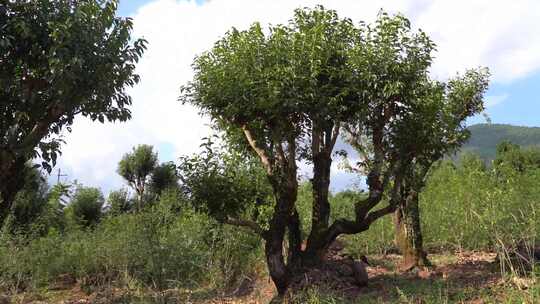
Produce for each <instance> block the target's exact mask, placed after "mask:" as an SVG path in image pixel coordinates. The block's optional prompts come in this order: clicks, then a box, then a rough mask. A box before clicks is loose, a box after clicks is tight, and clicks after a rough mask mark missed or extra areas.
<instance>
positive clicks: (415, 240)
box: [394, 190, 431, 270]
mask: <svg viewBox="0 0 540 304" xmlns="http://www.w3.org/2000/svg"><path fill="white" fill-rule="evenodd" d="M394 224H395V230H396V235H395V241H396V245H397V247H398V249H399V250H400V252H401V254H402V255H403V260H402V265H401V268H402V269H403V270H410V269H412V268H414V267H416V266H430V265H431V263H430V262H429V260H428V258H427V253H426V252H425V251H424V247H423V240H422V230H421V227H420V209H419V206H418V192H416V191H414V190H410V191H409V193H408V194H407V196H406V197H405V198H404V199H402V200H401V202H400V204H399V207H398V209H397V210H396V211H395V213H394Z"/></svg>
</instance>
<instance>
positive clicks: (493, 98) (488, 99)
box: [486, 94, 508, 108]
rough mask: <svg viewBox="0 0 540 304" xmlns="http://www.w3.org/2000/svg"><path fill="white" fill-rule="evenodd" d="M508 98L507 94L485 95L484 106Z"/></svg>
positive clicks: (496, 103)
mask: <svg viewBox="0 0 540 304" xmlns="http://www.w3.org/2000/svg"><path fill="white" fill-rule="evenodd" d="M507 99H508V94H502V95H490V96H486V108H492V107H494V106H496V105H498V104H501V103H503V102H504V101H506V100H507Z"/></svg>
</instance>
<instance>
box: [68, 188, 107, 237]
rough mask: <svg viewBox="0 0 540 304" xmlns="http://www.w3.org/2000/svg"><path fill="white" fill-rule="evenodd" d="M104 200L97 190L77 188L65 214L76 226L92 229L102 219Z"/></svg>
mask: <svg viewBox="0 0 540 304" xmlns="http://www.w3.org/2000/svg"><path fill="white" fill-rule="evenodd" d="M104 203H105V200H104V198H103V194H102V193H101V191H100V190H99V189H98V188H90V187H82V186H78V187H77V189H76V190H75V193H74V195H73V198H72V199H71V202H70V204H69V205H68V207H67V210H66V212H67V214H68V216H69V217H70V219H71V220H72V221H73V222H74V223H75V224H77V225H80V226H83V227H93V226H95V225H97V223H98V222H99V221H100V219H101V217H102V208H103V204H104Z"/></svg>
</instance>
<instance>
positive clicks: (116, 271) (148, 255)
mask: <svg viewBox="0 0 540 304" xmlns="http://www.w3.org/2000/svg"><path fill="white" fill-rule="evenodd" d="M260 256H261V251H260V240H259V239H258V238H256V237H254V236H252V235H251V234H249V233H245V232H243V231H242V230H237V229H232V228H231V227H223V226H221V225H219V224H218V223H216V222H215V221H213V220H211V219H209V218H208V217H206V216H205V215H203V214H199V213H196V212H194V211H192V210H190V209H189V208H184V209H183V210H182V212H181V213H180V214H179V215H177V214H175V213H173V212H172V211H170V210H168V209H167V208H160V207H159V206H156V207H154V208H151V209H149V210H146V211H144V212H141V213H137V214H124V215H120V216H115V217H109V218H106V219H105V220H104V221H103V222H102V223H100V224H99V225H98V226H97V227H96V228H95V230H89V229H87V230H80V229H72V230H70V231H68V232H66V233H64V234H59V233H56V232H51V233H50V234H49V235H47V236H46V237H41V238H38V239H34V240H30V241H26V240H22V239H19V238H11V239H5V240H3V241H2V243H1V245H0V288H1V289H3V290H11V291H20V290H23V289H28V288H37V287H41V286H47V285H49V284H51V282H54V281H55V280H56V279H57V278H58V277H59V276H61V275H64V276H65V275H69V276H71V277H73V278H76V279H77V280H78V281H80V282H82V283H83V284H88V285H101V284H117V285H121V286H127V287H129V286H138V287H149V288H156V289H165V288H199V287H211V288H213V289H216V290H220V289H224V288H226V287H227V286H229V285H231V284H234V283H235V281H238V280H239V279H241V278H242V276H244V275H247V274H249V272H251V271H253V269H254V268H255V267H254V265H255V264H257V263H258V259H259V258H260Z"/></svg>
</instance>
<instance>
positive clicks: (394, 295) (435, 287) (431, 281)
mask: <svg viewBox="0 0 540 304" xmlns="http://www.w3.org/2000/svg"><path fill="white" fill-rule="evenodd" d="M345 259H346V258H345V257H341V256H339V254H337V255H334V256H332V257H330V258H329V261H328V263H326V264H325V265H324V266H322V267H320V268H317V269H313V270H310V271H308V272H306V273H305V274H304V275H303V277H301V278H298V279H297V280H296V281H295V283H294V284H293V287H292V288H291V289H292V290H293V292H295V293H299V294H300V293H306V292H307V293H309V291H310V290H317V292H318V294H319V295H325V297H333V296H335V297H336V298H337V299H340V300H339V301H336V302H333V303H475V304H478V303H497V302H499V300H501V301H500V302H503V298H502V297H504V292H505V290H507V287H508V284H511V282H509V281H508V280H504V279H503V278H502V276H501V271H500V267H499V263H498V262H497V261H496V254H494V253H489V252H457V253H453V254H442V253H441V254H431V255H430V259H431V261H432V262H433V264H434V266H433V267H432V268H429V269H428V268H424V269H414V270H413V271H409V272H401V271H399V270H398V267H397V266H396V265H398V264H399V260H400V256H399V255H380V256H369V257H368V259H369V263H370V265H371V266H369V267H368V268H367V271H368V274H369V284H368V286H367V287H358V286H357V285H356V283H355V281H354V278H353V276H352V274H351V273H350V271H347V269H346V267H344V266H343V265H344V260H345ZM62 280H64V282H62ZM62 280H60V283H57V284H56V285H55V286H53V288H52V289H54V290H47V291H46V292H42V293H39V292H38V293H32V294H22V295H18V296H16V297H12V298H7V297H4V298H0V304H5V303H24V304H30V303H33V304H43V303H62V304H83V303H96V304H98V303H201V304H210V303H223V304H225V303H230V304H233V303H241V304H248V303H261V304H262V303H268V302H270V300H271V299H272V298H273V297H274V287H273V285H272V282H271V281H270V280H269V279H268V278H257V279H249V278H246V279H245V280H244V281H243V282H241V284H239V285H238V286H237V287H236V288H235V289H234V290H231V291H229V293H228V294H221V295H216V294H213V293H212V292H208V291H186V290H176V289H172V290H165V291H160V292H154V291H141V290H138V291H133V290H131V291H129V290H122V289H117V288H112V287H109V288H104V289H103V288H102V289H100V290H98V291H95V290H92V291H89V290H85V289H84V288H82V287H81V284H80V282H76V281H74V280H70V279H69V278H67V279H66V278H63V279H62ZM514 283H515V284H514V285H515V286H514V288H516V286H517V287H518V288H519V289H521V290H524V289H527V288H528V287H529V286H527V285H526V284H533V283H534V282H533V283H531V282H527V281H525V282H521V285H522V286H520V283H519V282H514ZM523 284H525V285H523ZM312 298H313V297H312ZM498 299H499V300H498ZM320 303H324V302H322V301H321V302H320ZM531 303H532V302H531Z"/></svg>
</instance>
